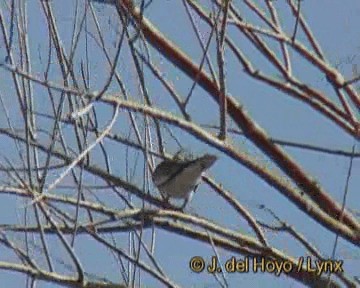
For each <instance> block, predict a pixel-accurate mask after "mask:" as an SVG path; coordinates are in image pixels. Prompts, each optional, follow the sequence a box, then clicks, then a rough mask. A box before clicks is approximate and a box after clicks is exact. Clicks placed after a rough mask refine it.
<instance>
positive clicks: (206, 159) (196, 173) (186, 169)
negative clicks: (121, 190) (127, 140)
mask: <svg viewBox="0 0 360 288" xmlns="http://www.w3.org/2000/svg"><path fill="white" fill-rule="evenodd" d="M216 160H217V157H216V156H215V155H211V154H205V155H204V156H202V157H199V158H196V159H194V160H164V161H163V162H161V163H160V164H159V165H158V166H157V167H156V169H155V171H154V173H153V181H154V184H155V185H156V187H157V188H158V189H159V191H160V193H161V194H162V195H163V196H164V197H165V198H166V199H168V198H178V199H185V202H184V205H183V206H182V208H183V207H185V205H186V203H187V202H188V201H190V199H191V197H192V194H193V192H194V190H195V189H196V187H197V186H198V185H199V182H200V180H201V175H202V173H203V172H205V171H206V170H207V169H209V168H210V167H211V166H212V165H213V164H214V163H215V161H216Z"/></svg>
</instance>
